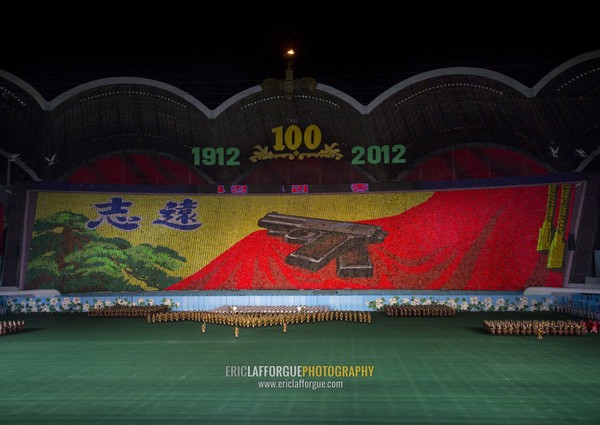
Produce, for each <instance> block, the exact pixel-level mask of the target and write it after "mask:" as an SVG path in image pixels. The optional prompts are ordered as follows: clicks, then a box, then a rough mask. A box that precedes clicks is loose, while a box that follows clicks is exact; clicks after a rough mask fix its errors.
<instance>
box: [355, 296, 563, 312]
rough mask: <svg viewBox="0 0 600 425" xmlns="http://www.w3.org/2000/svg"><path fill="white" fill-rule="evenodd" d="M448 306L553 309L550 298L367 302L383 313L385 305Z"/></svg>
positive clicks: (502, 309)
mask: <svg viewBox="0 0 600 425" xmlns="http://www.w3.org/2000/svg"><path fill="white" fill-rule="evenodd" d="M436 304H438V305H448V306H450V307H454V308H456V310H457V311H550V310H552V309H553V301H552V298H544V299H543V301H541V302H540V301H539V300H537V299H529V298H528V297H525V296H521V297H516V298H515V299H514V302H511V300H510V299H507V298H497V299H496V302H495V303H494V300H493V299H492V297H484V298H483V300H480V299H479V297H476V296H473V297H468V298H467V297H448V298H446V299H445V300H436V299H432V298H418V297H410V298H409V297H403V298H400V297H398V296H395V297H391V298H390V299H388V300H386V299H385V298H383V297H379V298H376V299H374V300H372V301H367V307H369V308H370V309H372V310H375V311H383V309H384V307H385V306H386V305H436Z"/></svg>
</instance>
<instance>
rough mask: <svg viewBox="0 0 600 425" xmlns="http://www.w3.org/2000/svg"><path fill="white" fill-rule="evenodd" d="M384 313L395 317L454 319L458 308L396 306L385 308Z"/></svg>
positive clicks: (438, 305) (436, 305)
mask: <svg viewBox="0 0 600 425" xmlns="http://www.w3.org/2000/svg"><path fill="white" fill-rule="evenodd" d="M383 312H384V313H385V314H386V315H388V316H394V317H425V316H426V317H454V316H456V308H454V307H450V306H449V305H445V304H429V305H410V304H395V305H386V306H385V307H383Z"/></svg>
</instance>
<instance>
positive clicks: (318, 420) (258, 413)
mask: <svg viewBox="0 0 600 425" xmlns="http://www.w3.org/2000/svg"><path fill="white" fill-rule="evenodd" d="M371 315H372V321H371V323H361V322H350V321H349V322H346V321H324V322H317V323H312V322H311V323H304V324H292V325H288V326H287V332H283V328H282V327H281V326H273V327H257V328H240V333H239V338H236V337H235V335H234V329H233V327H231V326H226V325H218V324H211V323H208V324H207V325H206V332H205V333H202V331H201V324H200V323H199V322H195V321H178V322H163V323H148V321H147V320H146V319H145V318H91V317H87V316H86V315H84V314H76V313H73V314H52V313H35V314H22V315H17V314H7V315H4V316H0V321H4V322H6V321H10V320H24V321H25V329H24V330H23V331H21V332H16V333H12V334H8V335H4V336H1V337H0V359H1V363H0V364H1V367H2V372H1V373H0V387H1V388H2V397H0V423H1V424H5V425H8V424H30V423H44V424H49V423H57V424H100V423H110V424H121V423H122V424H125V423H127V424H167V423H190V424H200V423H207V424H281V423H286V424H292V423H303V424H304V423H308V424H338V423H339V424H371V423H374V424H438V425H439V424H477V425H480V424H483V423H485V424H507V425H508V424H511V425H518V424H544V425H548V424H593V423H600V403H598V400H600V337H599V336H598V334H587V335H585V336H545V337H544V338H543V339H542V340H538V339H537V337H535V336H506V335H501V336H500V335H496V336H493V335H491V334H489V333H486V332H485V331H484V330H483V321H484V320H486V319H515V320H538V319H540V320H555V319H573V318H572V317H571V316H566V315H560V314H556V313H458V314H457V315H456V317H387V316H385V315H384V314H383V313H371ZM236 366H245V367H246V368H239V367H238V368H236ZM260 366H265V368H263V369H262V370H263V371H265V372H268V371H269V370H277V369H276V366H293V367H296V366H301V367H303V366H306V367H308V369H305V370H307V371H310V370H311V369H310V367H311V366H326V367H325V368H321V369H320V370H322V371H331V370H335V371H341V370H344V371H349V370H350V369H349V367H355V366H366V367H367V368H362V369H353V370H355V371H359V370H360V371H364V370H367V369H368V368H369V367H372V374H371V373H366V374H365V375H366V376H343V377H336V376H333V377H329V376H327V377H324V376H321V377H309V376H303V377H302V376H299V377H282V376H280V377H277V376H275V377H273V376H244V377H242V376H231V375H232V373H231V372H232V371H240V370H249V371H257V370H260ZM329 366H332V367H329ZM255 367H256V368H255ZM344 367H348V369H345V368H344ZM281 370H287V368H281ZM293 370H296V369H293ZM312 370H313V371H315V372H316V371H317V370H318V368H314V369H312ZM369 370H371V369H369ZM361 373H362V372H361ZM361 373H358V374H359V375H361ZM238 374H239V373H238ZM267 374H268V373H267ZM264 382H275V383H274V384H265V383H264ZM278 382H281V383H278ZM340 382H341V384H340ZM265 385H281V386H283V387H285V386H287V387H288V388H261V386H263V387H264V386H265ZM316 385H324V386H330V385H335V386H341V387H338V388H318V389H313V388H311V386H316ZM293 386H296V388H294V387H293Z"/></svg>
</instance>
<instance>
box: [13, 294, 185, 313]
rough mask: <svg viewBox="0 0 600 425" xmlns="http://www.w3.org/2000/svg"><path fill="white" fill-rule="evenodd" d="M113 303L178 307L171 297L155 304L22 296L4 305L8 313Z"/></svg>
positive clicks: (76, 310)
mask: <svg viewBox="0 0 600 425" xmlns="http://www.w3.org/2000/svg"><path fill="white" fill-rule="evenodd" d="M114 305H121V306H124V307H125V306H151V305H167V306H169V307H173V308H178V307H179V306H180V304H179V302H174V301H173V300H172V299H171V298H163V299H162V300H161V302H160V304H156V302H155V300H154V299H153V298H148V299H144V298H138V299H137V301H133V302H132V301H128V300H125V299H123V298H120V297H117V298H114V299H113V300H109V299H104V300H101V299H94V301H93V302H92V303H90V302H87V301H82V300H81V298H79V297H73V298H69V297H52V298H45V299H42V298H24V299H17V298H13V299H8V300H7V301H6V306H7V308H8V311H9V312H10V313H87V312H89V311H92V310H99V309H101V308H104V307H111V306H114Z"/></svg>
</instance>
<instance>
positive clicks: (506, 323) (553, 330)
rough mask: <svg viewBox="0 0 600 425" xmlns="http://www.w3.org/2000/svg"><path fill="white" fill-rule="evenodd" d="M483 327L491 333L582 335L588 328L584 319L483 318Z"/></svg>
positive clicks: (541, 336)
mask: <svg viewBox="0 0 600 425" xmlns="http://www.w3.org/2000/svg"><path fill="white" fill-rule="evenodd" d="M483 329H484V330H485V331H486V332H488V333H490V334H492V335H537V337H538V339H543V337H544V335H558V336H573V335H575V336H583V335H586V334H587V332H588V330H587V327H586V324H585V322H584V321H575V320H484V322H483Z"/></svg>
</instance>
